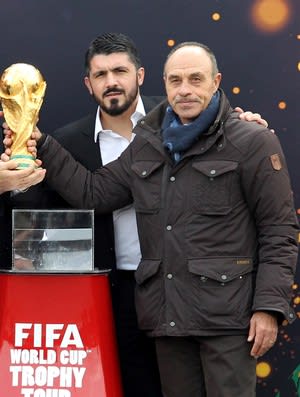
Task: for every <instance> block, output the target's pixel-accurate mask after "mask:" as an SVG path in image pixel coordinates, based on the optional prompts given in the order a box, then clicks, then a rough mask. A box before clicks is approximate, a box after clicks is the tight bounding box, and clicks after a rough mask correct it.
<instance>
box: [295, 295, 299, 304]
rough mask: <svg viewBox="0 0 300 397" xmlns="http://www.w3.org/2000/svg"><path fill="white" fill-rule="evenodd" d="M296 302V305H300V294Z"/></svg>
mask: <svg viewBox="0 0 300 397" xmlns="http://www.w3.org/2000/svg"><path fill="white" fill-rule="evenodd" d="M294 303H295V304H296V305H299V303H300V296H296V298H295V299H294Z"/></svg>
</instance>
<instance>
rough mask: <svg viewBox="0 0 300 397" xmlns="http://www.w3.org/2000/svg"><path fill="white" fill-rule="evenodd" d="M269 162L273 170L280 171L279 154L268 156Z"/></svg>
mask: <svg viewBox="0 0 300 397" xmlns="http://www.w3.org/2000/svg"><path fill="white" fill-rule="evenodd" d="M270 160H271V164H272V167H273V168H274V170H276V171H280V170H281V168H282V164H281V160H280V157H279V154H277V153H276V154H272V155H271V156H270Z"/></svg>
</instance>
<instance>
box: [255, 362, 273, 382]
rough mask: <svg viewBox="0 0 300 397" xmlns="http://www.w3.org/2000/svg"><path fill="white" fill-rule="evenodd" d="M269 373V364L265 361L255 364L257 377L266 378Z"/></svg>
mask: <svg viewBox="0 0 300 397" xmlns="http://www.w3.org/2000/svg"><path fill="white" fill-rule="evenodd" d="M270 373H271V366H270V364H269V363H267V362H266V361H261V362H260V363H258V364H257V365H256V375H257V376H258V377H259V378H267V377H268V376H269V375H270Z"/></svg>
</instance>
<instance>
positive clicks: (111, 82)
mask: <svg viewBox="0 0 300 397" xmlns="http://www.w3.org/2000/svg"><path fill="white" fill-rule="evenodd" d="M106 86H107V87H108V88H109V87H115V86H117V79H116V76H115V74H114V73H112V72H109V73H107V75H106Z"/></svg>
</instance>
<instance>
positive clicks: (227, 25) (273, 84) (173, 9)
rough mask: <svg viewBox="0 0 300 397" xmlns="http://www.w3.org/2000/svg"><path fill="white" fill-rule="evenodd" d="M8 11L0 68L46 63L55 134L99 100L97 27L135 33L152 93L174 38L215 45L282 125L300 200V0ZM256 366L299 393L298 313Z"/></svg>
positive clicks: (255, 107)
mask: <svg viewBox="0 0 300 397" xmlns="http://www.w3.org/2000/svg"><path fill="white" fill-rule="evenodd" d="M215 13H217V15H216V14H215ZM253 13H254V15H255V16H254V17H253ZM0 15H1V42H0V72H2V71H4V69H5V68H6V67H8V66H10V65H11V64H12V63H16V62H25V63H31V64H33V65H35V66H36V67H37V68H38V69H39V70H40V71H41V72H42V74H43V75H44V77H45V79H46V81H47V91H46V96H45V100H44V104H43V107H42V110H41V112H40V122H39V127H40V128H41V129H42V130H43V131H45V132H48V133H51V131H53V130H54V129H55V128H57V127H59V126H62V125H64V124H66V123H68V122H70V121H73V120H75V119H77V118H80V117H81V116H84V115H85V114H86V113H88V112H90V111H93V110H94V109H95V104H94V103H93V100H92V99H91V98H90V96H89V95H88V92H87V90H86V88H85V86H84V84H83V77H84V67H83V62H84V54H85V51H86V49H87V47H88V45H89V43H90V41H91V40H92V39H93V38H94V37H96V36H98V35H99V34H102V33H104V32H122V33H125V34H127V35H129V36H130V37H132V38H133V40H134V41H135V42H136V44H137V46H138V48H139V50H140V55H141V58H142V60H143V65H144V66H145V68H146V79H145V83H144V86H143V90H142V92H143V94H145V95H162V94H164V87H163V82H162V67H163V64H164V60H165V57H166V55H167V53H168V52H169V50H170V48H171V47H170V46H169V45H168V41H169V40H174V41H175V43H179V42H182V41H186V40H192V41H194V40H195V41H200V42H203V43H205V44H207V45H208V46H209V47H211V49H212V50H213V51H214V52H215V54H216V56H217V59H218V63H219V68H220V71H221V72H222V74H223V81H222V87H223V88H224V90H225V91H226V93H227V95H228V96H229V99H230V100H231V103H232V105H233V106H237V105H238V106H241V107H242V108H244V109H247V110H252V111H255V112H256V111H257V112H259V113H261V114H262V115H263V117H264V118H265V119H267V120H268V122H269V125H270V127H272V128H274V129H275V131H276V134H277V135H278V137H279V139H280V141H281V143H282V146H283V149H284V151H285V154H286V158H287V162H288V165H289V169H290V174H291V179H292V185H293V190H294V193H295V201H296V207H297V209H298V208H299V207H300V181H299V178H298V153H299V145H300V135H299V131H298V130H299V126H300V112H299V100H300V95H299V93H300V23H299V17H300V1H299V0H227V1H222V0H219V1H218V0H209V1H205V0H184V1H182V0H173V1H172V0H152V1H151V2H146V1H143V0H101V1H100V0H84V1H83V0H42V1H41V0H10V1H8V0H6V1H2V2H1V5H0ZM214 15H216V16H214ZM234 87H238V88H239V93H238V94H234V93H233V88H234ZM280 102H283V104H284V109H280V107H279V104H280ZM298 273H299V271H298ZM298 283H299V275H298V276H297V280H296V283H295V285H294V308H295V311H296V312H297V315H298V317H300V306H299V302H300V297H299V288H298ZM298 365H299V368H298ZM257 368H258V370H257V371H258V375H259V376H258V389H257V390H258V392H257V394H258V397H273V396H274V397H293V396H300V386H299V387H298V389H299V390H298V391H297V382H298V383H299V376H298V373H300V327H299V320H297V321H296V322H295V323H294V324H293V325H291V326H283V327H282V328H281V330H280V335H279V338H278V343H277V346H276V348H274V349H273V350H272V351H271V352H270V353H269V354H267V355H266V356H265V357H263V358H262V359H261V360H260V364H259V365H258V367H257ZM294 371H295V372H294ZM269 372H270V373H269ZM293 374H294V375H293ZM216 376H217V374H216ZM233 397H238V396H233Z"/></svg>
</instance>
